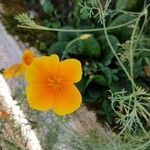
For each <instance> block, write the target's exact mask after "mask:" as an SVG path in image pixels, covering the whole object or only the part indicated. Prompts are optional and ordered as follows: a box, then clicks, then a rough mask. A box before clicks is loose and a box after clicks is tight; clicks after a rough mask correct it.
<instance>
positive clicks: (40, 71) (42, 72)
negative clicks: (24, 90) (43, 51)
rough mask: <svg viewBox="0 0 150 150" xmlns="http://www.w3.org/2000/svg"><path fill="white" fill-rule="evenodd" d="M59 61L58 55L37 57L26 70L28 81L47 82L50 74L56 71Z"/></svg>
mask: <svg viewBox="0 0 150 150" xmlns="http://www.w3.org/2000/svg"><path fill="white" fill-rule="evenodd" d="M58 63H59V58H58V56H57V55H51V56H41V57H37V58H35V59H34V60H33V62H32V64H31V65H30V66H29V67H28V68H27V70H26V75H25V79H26V81H27V82H28V83H47V79H48V76H49V75H50V74H54V73H55V72H56V70H57V65H58Z"/></svg>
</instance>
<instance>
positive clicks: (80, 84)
mask: <svg viewBox="0 0 150 150" xmlns="http://www.w3.org/2000/svg"><path fill="white" fill-rule="evenodd" d="M87 81H88V78H87V77H84V76H83V77H82V79H81V80H80V82H78V83H76V86H77V88H78V89H79V91H80V92H81V93H83V92H84V91H85V89H86V84H87Z"/></svg>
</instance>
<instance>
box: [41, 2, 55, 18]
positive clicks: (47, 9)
mask: <svg viewBox="0 0 150 150" xmlns="http://www.w3.org/2000/svg"><path fill="white" fill-rule="evenodd" d="M42 8H43V11H44V12H45V13H46V14H47V15H51V14H52V13H53V11H54V6H53V4H52V3H51V2H50V1H48V0H46V1H45V2H44V4H43V5H42Z"/></svg>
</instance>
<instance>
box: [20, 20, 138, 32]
mask: <svg viewBox="0 0 150 150" xmlns="http://www.w3.org/2000/svg"><path fill="white" fill-rule="evenodd" d="M136 19H137V18H135V19H133V20H131V21H129V22H126V23H124V24H121V25H118V26H113V27H108V28H106V30H113V29H117V28H122V27H124V26H127V25H129V24H131V23H133V22H135V21H136ZM17 26H18V27H19V28H25V29H34V30H46V31H58V32H60V31H61V32H97V31H103V30H104V28H94V29H62V28H61V29H60V28H49V27H44V26H40V25H35V26H27V25H17Z"/></svg>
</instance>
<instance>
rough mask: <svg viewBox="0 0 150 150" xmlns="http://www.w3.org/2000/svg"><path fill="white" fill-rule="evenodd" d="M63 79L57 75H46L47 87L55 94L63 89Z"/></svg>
mask: <svg viewBox="0 0 150 150" xmlns="http://www.w3.org/2000/svg"><path fill="white" fill-rule="evenodd" d="M63 85H64V82H63V79H62V78H61V77H58V76H50V77H48V88H49V89H50V90H51V91H52V92H53V93H55V94H58V93H59V92H61V91H62V90H63Z"/></svg>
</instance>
